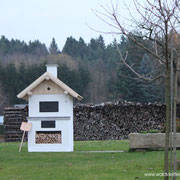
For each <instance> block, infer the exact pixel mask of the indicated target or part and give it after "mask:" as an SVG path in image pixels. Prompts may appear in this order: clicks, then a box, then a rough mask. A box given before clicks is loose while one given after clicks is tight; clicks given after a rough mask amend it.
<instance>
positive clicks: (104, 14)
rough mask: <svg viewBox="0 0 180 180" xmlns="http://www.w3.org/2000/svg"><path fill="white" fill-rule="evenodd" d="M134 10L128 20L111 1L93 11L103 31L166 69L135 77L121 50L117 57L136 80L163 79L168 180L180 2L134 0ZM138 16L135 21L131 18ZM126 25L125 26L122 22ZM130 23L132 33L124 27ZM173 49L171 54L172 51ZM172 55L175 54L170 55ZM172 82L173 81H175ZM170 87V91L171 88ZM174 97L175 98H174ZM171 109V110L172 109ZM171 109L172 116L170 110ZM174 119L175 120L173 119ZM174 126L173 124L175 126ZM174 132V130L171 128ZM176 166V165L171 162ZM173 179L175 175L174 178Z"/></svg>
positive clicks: (130, 11)
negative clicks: (126, 41)
mask: <svg viewBox="0 0 180 180" xmlns="http://www.w3.org/2000/svg"><path fill="white" fill-rule="evenodd" d="M133 2H134V8H133V9H129V8H128V6H126V8H127V9H128V10H129V13H130V14H131V19H130V20H129V19H127V18H123V17H122V16H121V15H120V14H119V13H120V10H119V9H118V8H119V7H118V4H114V3H113V2H112V0H111V6H107V7H105V6H101V7H102V11H97V10H95V11H94V13H95V14H96V15H97V16H98V18H100V19H101V20H102V21H103V22H104V23H106V24H108V25H109V26H110V27H111V28H112V29H113V30H111V31H110V32H104V33H107V34H113V35H125V36H126V37H127V38H128V39H130V40H131V41H133V42H134V43H135V44H137V45H138V46H139V47H141V48H143V49H144V50H146V51H147V53H149V54H151V55H152V56H153V57H154V59H156V60H157V62H159V63H160V64H161V65H162V66H164V67H165V73H164V74H160V75H158V76H157V77H153V78H147V77H145V76H142V75H141V74H138V73H137V72H136V71H135V70H134V69H133V66H132V65H130V64H128V63H127V61H126V59H127V56H128V52H127V53H126V56H125V57H123V56H122V54H121V51H120V49H118V51H119V54H120V59H121V60H122V62H123V63H124V64H125V65H126V66H127V67H128V68H129V69H130V70H131V71H132V72H133V73H134V74H135V75H136V76H137V77H138V78H141V79H145V80H149V81H152V80H155V79H158V78H161V77H165V101H166V138H165V153H164V173H165V175H167V176H165V177H164V179H169V175H168V173H169V164H170V163H169V144H170V125H171V118H172V116H171V115H172V114H174V116H175V115H176V113H175V110H176V108H175V105H176V104H174V105H173V106H172V105H171V100H172V96H171V92H173V94H176V90H175V89H176V80H177V70H178V66H177V63H178V58H179V44H180V43H179V42H180V41H179V34H178V31H179V23H180V18H179V15H180V1H179V0H144V1H138V0H133ZM137 14H138V17H139V18H138V20H137V19H136V18H134V17H136V15H137ZM125 22H126V23H125ZM128 22H130V26H131V30H129V26H127V25H128V24H129V23H128ZM132 27H136V31H140V32H141V33H142V38H144V39H148V40H149V41H151V42H152V46H151V47H149V46H146V45H144V44H142V43H141V42H139V41H137V38H136V37H135V36H132V35H131V33H130V31H132ZM172 39H173V40H174V39H175V42H176V43H175V44H172ZM172 49H173V51H172ZM172 52H175V53H172ZM172 56H173V58H172ZM171 68H172V72H173V74H174V75H173V76H174V80H175V83H171V80H172V79H171V78H170V77H171ZM174 80H173V81H174ZM171 85H173V89H174V90H173V91H172V88H171ZM173 98H176V95H175V96H173ZM172 108H173V109H172ZM172 110H174V112H173V113H171V111H172ZM175 118H176V117H174V119H175ZM174 126H175V123H174ZM174 130H175V129H174ZM174 164H176V162H174ZM174 172H176V167H175V165H174ZM175 178H176V177H175V176H174V177H173V179H175Z"/></svg>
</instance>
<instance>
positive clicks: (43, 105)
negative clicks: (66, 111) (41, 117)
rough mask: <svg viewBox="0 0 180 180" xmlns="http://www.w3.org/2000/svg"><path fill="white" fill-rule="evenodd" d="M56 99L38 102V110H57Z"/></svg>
mask: <svg viewBox="0 0 180 180" xmlns="http://www.w3.org/2000/svg"><path fill="white" fill-rule="evenodd" d="M58 106H59V103H58V101H43V102H39V112H58Z"/></svg>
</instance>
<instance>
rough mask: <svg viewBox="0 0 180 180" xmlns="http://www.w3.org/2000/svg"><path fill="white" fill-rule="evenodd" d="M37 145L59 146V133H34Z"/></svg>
mask: <svg viewBox="0 0 180 180" xmlns="http://www.w3.org/2000/svg"><path fill="white" fill-rule="evenodd" d="M36 143H37V144H60V143H61V132H60V131H59V132H53V131H52V132H49V131H48V132H41V131H39V132H37V133H36Z"/></svg>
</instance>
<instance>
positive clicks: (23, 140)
mask: <svg viewBox="0 0 180 180" xmlns="http://www.w3.org/2000/svg"><path fill="white" fill-rule="evenodd" d="M25 132H26V131H24V132H23V136H22V139H21V144H20V146H19V152H21V148H22V145H23V141H24V135H25Z"/></svg>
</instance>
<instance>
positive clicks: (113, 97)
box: [0, 32, 164, 113]
mask: <svg viewBox="0 0 180 180" xmlns="http://www.w3.org/2000/svg"><path fill="white" fill-rule="evenodd" d="M131 35H132V36H134V37H135V38H137V40H138V41H141V43H143V44H144V45H145V46H148V47H150V46H151V43H150V42H149V41H148V40H146V39H144V38H142V37H141V36H140V35H139V33H137V32H136V33H134V32H133V33H131ZM117 49H119V50H120V51H121V53H122V55H123V56H124V55H125V54H126V53H128V56H127V60H126V61H127V62H128V64H130V65H131V67H133V69H134V70H136V72H138V73H139V74H141V75H144V76H145V77H154V76H156V75H157V74H160V73H162V72H163V71H164V70H163V67H162V66H161V65H159V64H157V61H156V60H155V59H153V58H152V57H151V56H150V55H149V54H148V53H147V52H145V51H144V50H143V49H141V48H140V47H138V46H137V45H136V44H134V43H133V42H132V41H130V40H128V39H127V38H125V37H124V36H121V37H120V39H119V40H117V39H114V41H113V42H111V43H110V44H108V45H106V44H105V42H104V39H103V36H102V35H100V36H99V37H98V38H92V39H91V40H90V42H85V41H84V40H83V38H79V39H78V40H76V39H75V38H73V37H68V38H67V40H66V42H65V44H64V47H63V48H62V50H60V49H59V48H58V45H57V43H56V40H55V38H52V42H51V44H50V46H49V47H46V45H45V44H43V43H41V42H40V41H39V40H34V41H30V42H29V43H26V42H24V41H20V40H14V39H11V40H9V39H7V38H6V37H5V36H1V38H0V113H2V109H3V107H4V106H9V105H14V104H19V103H26V102H24V101H23V100H21V99H18V98H17V94H18V93H19V92H21V91H22V90H23V89H24V88H25V87H27V86H28V85H29V84H30V83H32V82H33V81H34V80H35V79H37V78H38V77H39V76H40V75H42V74H43V73H44V72H45V71H46V67H45V64H47V63H56V64H58V65H59V69H58V78H59V79H60V80H62V81H63V82H64V83H66V84H67V85H68V86H70V87H71V88H72V89H74V90H75V91H77V92H78V93H79V94H80V95H82V96H83V97H84V99H83V101H82V102H83V103H102V102H108V101H119V100H125V101H133V102H140V103H152V102H164V80H163V79H158V80H156V81H150V82H149V81H146V80H143V79H139V78H138V77H137V76H136V75H135V74H134V73H133V72H131V71H130V70H129V69H128V68H127V67H126V66H125V65H124V63H123V62H122V60H121V58H120V55H119V51H118V50H117Z"/></svg>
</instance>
